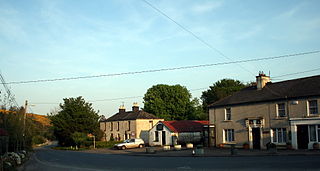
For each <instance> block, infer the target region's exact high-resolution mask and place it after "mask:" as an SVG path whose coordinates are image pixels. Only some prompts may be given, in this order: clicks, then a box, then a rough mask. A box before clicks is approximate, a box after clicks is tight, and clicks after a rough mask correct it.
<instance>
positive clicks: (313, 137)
mask: <svg viewBox="0 0 320 171" xmlns="http://www.w3.org/2000/svg"><path fill="white" fill-rule="evenodd" d="M309 140H310V142H314V141H317V133H316V125H309Z"/></svg>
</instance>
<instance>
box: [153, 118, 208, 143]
mask: <svg viewBox="0 0 320 171" xmlns="http://www.w3.org/2000/svg"><path fill="white" fill-rule="evenodd" d="M208 125H209V121H160V122H158V123H157V124H156V125H155V126H153V128H152V129H150V131H149V145H150V146H162V145H176V144H186V143H195V144H200V143H201V144H202V143H204V142H205V139H207V138H205V137H208ZM207 140H208V139H207Z"/></svg>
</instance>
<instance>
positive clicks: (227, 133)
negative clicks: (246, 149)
mask: <svg viewBox="0 0 320 171" xmlns="http://www.w3.org/2000/svg"><path fill="white" fill-rule="evenodd" d="M224 140H225V142H232V141H234V129H225V130H224Z"/></svg>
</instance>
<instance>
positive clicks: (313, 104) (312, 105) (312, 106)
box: [308, 100, 318, 114]
mask: <svg viewBox="0 0 320 171" xmlns="http://www.w3.org/2000/svg"><path fill="white" fill-rule="evenodd" d="M308 104H309V114H318V101H317V100H309V101H308Z"/></svg>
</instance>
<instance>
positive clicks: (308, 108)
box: [307, 99, 319, 116]
mask: <svg viewBox="0 0 320 171" xmlns="http://www.w3.org/2000/svg"><path fill="white" fill-rule="evenodd" d="M311 101H316V109H317V113H310V102H311ZM307 110H308V115H309V116H312V115H318V114H319V107H318V100H317V99H315V100H308V101H307Z"/></svg>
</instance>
